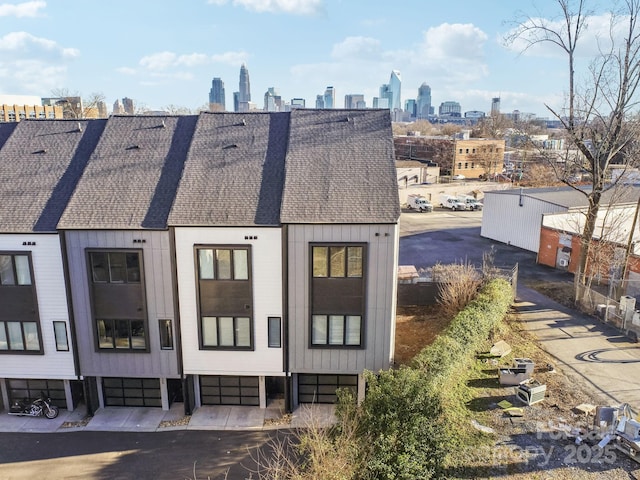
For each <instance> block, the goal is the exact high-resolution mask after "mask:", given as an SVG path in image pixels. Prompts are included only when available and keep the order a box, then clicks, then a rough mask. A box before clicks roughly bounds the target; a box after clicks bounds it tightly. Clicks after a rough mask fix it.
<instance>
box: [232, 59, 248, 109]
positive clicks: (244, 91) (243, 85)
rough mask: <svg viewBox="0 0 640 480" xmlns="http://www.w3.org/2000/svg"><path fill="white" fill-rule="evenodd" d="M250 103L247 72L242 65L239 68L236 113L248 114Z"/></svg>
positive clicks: (245, 67)
mask: <svg viewBox="0 0 640 480" xmlns="http://www.w3.org/2000/svg"><path fill="white" fill-rule="evenodd" d="M250 102H251V85H250V83H249V70H247V66H246V65H245V64H244V63H243V64H242V66H241V67H240V85H239V89H238V110H236V111H238V112H248V111H249V103H250Z"/></svg>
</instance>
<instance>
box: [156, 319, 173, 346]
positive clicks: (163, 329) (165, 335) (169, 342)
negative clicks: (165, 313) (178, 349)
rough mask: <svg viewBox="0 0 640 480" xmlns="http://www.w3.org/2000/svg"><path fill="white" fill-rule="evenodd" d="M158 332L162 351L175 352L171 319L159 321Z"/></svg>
mask: <svg viewBox="0 0 640 480" xmlns="http://www.w3.org/2000/svg"><path fill="white" fill-rule="evenodd" d="M158 331H159V332H160V349H161V350H173V329H172V327H171V319H168V318H166V319H160V320H158Z"/></svg>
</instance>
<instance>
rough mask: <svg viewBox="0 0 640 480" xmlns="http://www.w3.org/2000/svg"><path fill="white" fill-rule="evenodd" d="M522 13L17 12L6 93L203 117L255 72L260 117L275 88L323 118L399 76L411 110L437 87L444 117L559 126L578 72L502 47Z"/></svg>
mask: <svg viewBox="0 0 640 480" xmlns="http://www.w3.org/2000/svg"><path fill="white" fill-rule="evenodd" d="M0 2H2V0H0ZM554 3H555V2H551V1H549V0H544V1H540V0H538V2H537V4H538V8H539V4H542V5H543V6H544V8H550V7H551V6H553V4H554ZM520 9H522V10H526V11H527V13H532V14H533V13H535V12H536V9H535V6H534V4H533V3H532V2H530V1H529V0H518V1H513V0H481V1H479V0H450V1H427V0H397V1H390V0H384V1H382V0H182V1H175V0H128V1H123V0H106V1H105V0H46V1H45V0H35V1H22V2H19V1H10V2H5V3H0V94H9V95H37V96H40V97H47V96H51V91H52V90H53V89H60V88H63V89H67V90H69V91H70V92H72V93H79V94H80V95H82V96H84V97H87V96H89V95H90V94H92V93H93V92H99V93H102V94H104V95H105V97H106V102H107V104H108V106H109V110H110V109H111V106H112V105H113V102H114V101H115V100H116V99H118V98H123V97H129V98H132V99H134V101H135V102H136V103H137V104H138V105H143V106H145V107H147V108H149V109H152V110H158V109H162V108H163V107H166V106H169V105H173V106H180V107H187V108H190V109H198V108H200V107H201V106H203V105H206V103H207V102H208V94H209V89H210V88H211V80H212V79H213V77H220V78H222V80H223V81H224V83H225V89H226V99H227V109H231V108H232V94H233V92H234V91H237V90H238V78H239V70H240V65H241V64H242V63H245V64H246V65H247V68H248V70H249V74H250V79H251V95H252V101H254V102H256V103H257V104H258V105H259V106H260V107H262V105H263V96H264V93H265V91H266V90H267V88H269V87H276V88H278V89H279V90H280V94H281V95H282V97H283V99H285V100H286V101H290V100H291V98H295V97H302V98H305V99H306V101H307V106H311V107H313V106H315V97H316V95H317V94H321V93H323V92H324V90H325V88H326V87H327V86H328V85H331V86H333V87H334V88H335V90H336V98H337V101H336V102H337V105H338V106H342V105H344V95H346V94H357V93H360V94H364V95H365V100H366V102H367V106H372V98H373V97H374V96H377V95H378V90H379V87H380V85H381V84H383V83H388V81H389V76H390V73H391V71H392V70H399V71H400V74H401V78H402V102H403V103H404V101H405V100H406V99H409V98H415V97H416V96H417V92H418V87H419V86H420V85H421V84H422V83H423V82H426V83H427V84H428V85H430V86H431V90H432V104H433V105H434V106H435V107H436V110H437V107H438V105H439V104H440V103H441V102H444V101H448V100H454V101H458V102H460V104H461V106H462V110H463V111H468V110H482V111H488V110H489V109H490V105H491V97H494V96H500V97H501V106H502V111H503V112H511V111H513V110H515V109H518V110H520V111H522V112H533V113H536V114H538V115H539V116H549V115H548V113H547V112H546V109H545V107H544V104H545V103H548V104H550V105H553V106H554V107H559V106H561V104H562V99H563V92H564V91H565V90H566V85H567V80H566V78H567V75H566V74H567V72H566V70H567V68H566V62H565V61H564V60H563V58H562V57H561V56H560V55H559V54H558V53H557V52H555V51H551V50H549V49H544V48H538V49H535V50H533V51H529V52H527V53H526V54H524V55H523V54H521V52H520V51H519V49H518V48H507V47H505V46H504V45H503V42H502V41H501V40H502V38H503V37H504V34H505V33H506V32H508V31H509V29H510V28H511V25H510V24H509V23H508V22H510V21H512V20H514V19H515V18H516V17H517V13H518V11H520ZM549 13H550V12H545V11H542V12H541V14H542V15H547V14H549ZM592 24H593V25H595V26H596V27H597V25H598V22H597V21H594V22H592ZM584 54H585V56H584V57H581V60H583V61H584V62H585V63H586V60H588V48H585V51H584Z"/></svg>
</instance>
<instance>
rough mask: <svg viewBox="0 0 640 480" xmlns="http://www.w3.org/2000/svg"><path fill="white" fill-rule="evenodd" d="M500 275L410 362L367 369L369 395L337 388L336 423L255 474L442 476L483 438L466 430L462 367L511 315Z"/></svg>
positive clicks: (287, 448) (345, 479)
mask: <svg viewBox="0 0 640 480" xmlns="http://www.w3.org/2000/svg"><path fill="white" fill-rule="evenodd" d="M512 295H513V294H512V289H511V286H510V285H509V283H508V282H507V281H505V280H503V279H491V280H490V281H489V282H488V283H487V284H486V285H484V286H483V287H482V288H481V289H480V291H479V292H478V293H477V295H476V296H475V298H473V299H472V300H471V301H470V302H469V303H468V305H467V306H466V307H465V308H464V309H463V310H461V311H460V312H459V313H458V314H457V315H456V316H455V317H454V318H453V320H452V322H451V324H450V325H449V327H448V328H447V329H445V331H444V332H443V333H442V334H441V335H440V336H439V337H438V338H437V339H436V340H435V341H434V343H433V344H432V345H430V346H428V347H426V348H425V349H424V350H423V351H422V352H420V353H419V354H418V355H417V356H416V358H415V359H414V362H413V364H412V365H411V366H403V367H401V368H399V369H396V370H385V371H380V372H377V373H374V372H365V378H366V381H367V387H368V389H367V396H366V397H365V399H364V401H363V402H362V403H361V404H360V405H356V402H355V399H354V397H353V395H352V394H350V393H349V392H346V391H341V392H340V393H339V402H338V406H337V409H336V414H337V416H338V419H339V421H338V424H337V425H336V426H335V427H334V428H331V429H322V428H320V427H318V426H316V427H313V426H312V428H309V429H305V430H303V431H302V432H301V433H300V434H298V435H297V436H296V437H295V441H294V442H288V443H287V444H286V445H284V444H280V445H276V448H275V449H274V450H275V451H276V452H279V453H277V454H275V455H274V456H272V457H271V459H270V460H269V461H268V462H267V461H265V462H259V463H260V464H261V465H263V466H264V468H262V469H261V470H262V471H261V472H257V473H258V478H264V479H303V478H304V479H317V480H321V479H322V480H325V479H336V480H338V479H340V480H352V479H353V480H415V479H418V478H419V479H430V478H443V477H444V476H445V475H446V473H447V468H448V467H449V466H450V465H449V464H450V459H449V455H450V453H451V452H452V451H455V450H456V449H458V448H461V447H462V446H466V445H468V444H470V443H471V444H473V443H478V442H479V441H480V440H479V439H480V438H481V434H479V433H478V432H476V431H474V430H473V429H470V428H469V425H470V423H469V422H470V419H471V415H472V412H470V411H469V410H468V408H467V404H468V402H469V401H470V400H471V399H472V398H471V393H470V392H471V390H470V388H469V387H467V383H466V380H467V376H466V375H461V372H464V371H465V370H470V369H472V368H473V365H474V362H475V358H476V354H477V352H478V351H482V350H483V349H484V348H483V347H485V346H486V344H487V340H488V338H489V337H490V334H491V332H492V331H493V330H494V329H495V328H496V327H497V326H498V325H499V324H500V322H501V321H502V320H503V319H504V317H505V316H506V314H507V312H508V310H509V308H510V306H511V303H512V301H513V296H512Z"/></svg>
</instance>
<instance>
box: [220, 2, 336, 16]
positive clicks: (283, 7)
mask: <svg viewBox="0 0 640 480" xmlns="http://www.w3.org/2000/svg"><path fill="white" fill-rule="evenodd" d="M207 3H209V4H211V5H218V6H220V5H226V4H227V3H228V1H227V0H208V2H207ZM231 4H232V5H233V6H236V7H237V6H241V7H244V8H245V9H246V10H249V11H252V12H257V13H264V12H268V13H289V14H292V15H317V14H319V13H322V12H323V10H324V3H323V0H231Z"/></svg>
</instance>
